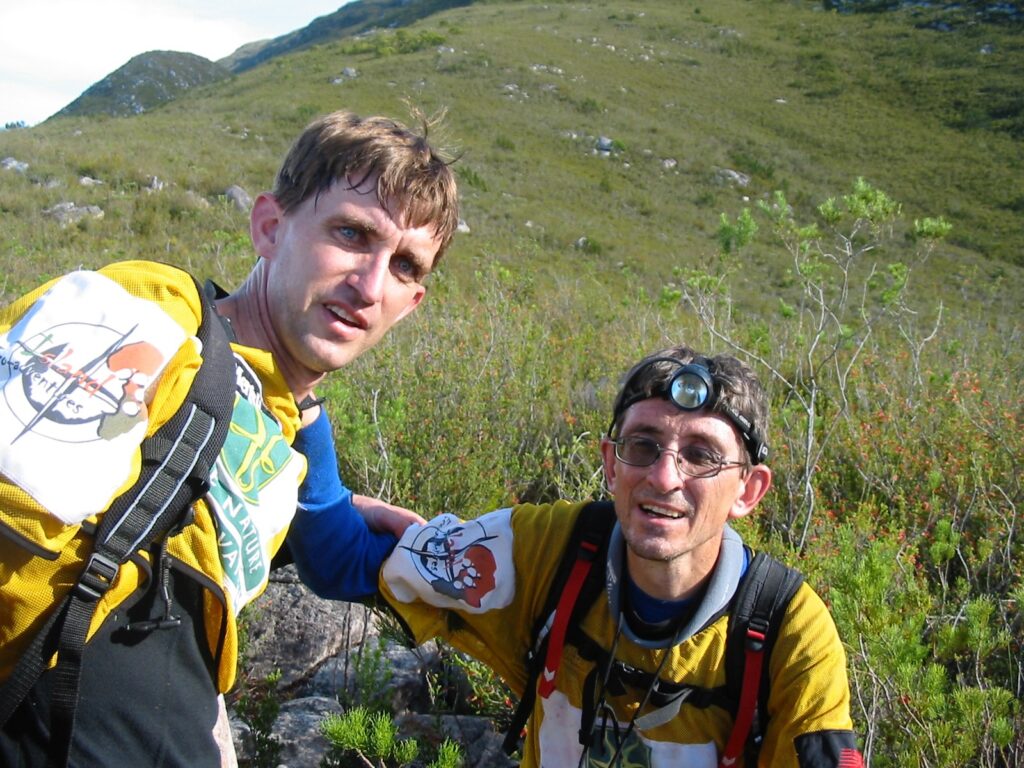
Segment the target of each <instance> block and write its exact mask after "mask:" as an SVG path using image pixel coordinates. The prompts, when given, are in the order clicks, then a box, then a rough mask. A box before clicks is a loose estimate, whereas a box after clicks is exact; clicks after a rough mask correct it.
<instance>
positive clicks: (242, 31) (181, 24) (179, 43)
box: [0, 0, 349, 127]
mask: <svg viewBox="0 0 1024 768" xmlns="http://www.w3.org/2000/svg"><path fill="white" fill-rule="evenodd" d="M348 1H349V0H244V1H243V0H2V2H0V127H2V126H4V125H6V124H7V123H11V122H16V121H19V120H23V121H24V122H25V123H27V124H28V125H35V124H36V123H39V122H42V121H43V120H45V119H46V118H47V117H49V116H50V115H52V114H53V113H55V112H58V111H59V110H61V109H62V108H63V107H65V106H67V105H68V104H69V103H71V102H72V101H74V100H75V99H76V98H78V97H79V96H80V95H81V94H82V91H84V90H85V89H86V88H88V87H89V86H90V85H92V84H93V83H95V82H97V81H98V80H102V79H103V78H104V77H106V76H107V75H109V74H110V73H111V72H113V71H114V70H115V69H117V68H118V67H120V66H121V65H122V64H125V63H127V61H128V60H129V59H130V58H132V57H133V56H137V55H138V54H140V53H145V52H146V51H156V50H161V51H183V52H186V53H195V54H198V55H200V56H205V57H206V58H208V59H211V60H214V61H216V60H217V59H221V58H224V57H225V56H227V55H229V54H231V53H233V52H234V51H235V50H236V49H237V48H238V47H239V46H241V45H244V44H245V43H252V42H255V41H257V40H264V39H266V38H271V37H277V36H278V35H283V34H286V33H288V32H292V31H294V30H296V29H301V28H302V27H304V26H306V25H307V24H309V23H310V22H311V21H313V19H315V18H316V17H318V16H324V15H326V14H328V13H333V12H334V11H336V10H338V8H340V7H341V6H342V5H345V3H346V2H348Z"/></svg>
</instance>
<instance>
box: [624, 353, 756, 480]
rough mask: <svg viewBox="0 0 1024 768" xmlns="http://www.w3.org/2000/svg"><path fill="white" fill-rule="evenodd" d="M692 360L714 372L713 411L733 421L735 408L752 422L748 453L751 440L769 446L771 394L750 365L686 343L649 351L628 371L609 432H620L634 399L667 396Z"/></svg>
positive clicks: (712, 374)
mask: <svg viewBox="0 0 1024 768" xmlns="http://www.w3.org/2000/svg"><path fill="white" fill-rule="evenodd" d="M658 358H670V359H669V360H665V359H662V360H658ZM673 361H676V362H677V363H678V365H677V364H674V362H673ZM688 363H699V364H702V365H704V366H706V367H707V369H708V372H709V373H710V374H711V378H712V381H713V382H714V385H715V390H716V392H717V398H716V399H715V401H714V406H713V408H712V412H713V413H720V414H722V415H724V416H726V418H727V419H728V420H729V421H730V422H733V419H732V418H731V417H730V416H729V413H728V412H729V411H730V410H731V411H732V412H733V413H734V414H738V415H739V416H740V417H741V418H742V419H745V420H746V421H747V422H749V423H750V424H751V425H752V427H751V430H750V432H751V437H752V438H753V440H752V441H746V445H747V450H748V453H749V452H750V448H751V443H753V444H754V445H759V446H767V445H768V395H767V394H766V393H765V391H764V387H762V386H761V382H760V380H759V379H758V378H757V376H755V375H754V372H753V371H752V370H751V369H750V367H749V366H748V365H747V364H746V363H744V362H742V361H740V360H738V359H736V358H735V357H733V356H732V355H714V356H713V357H707V356H704V355H700V354H698V353H697V352H694V351H693V350H692V349H690V348H689V347H686V346H678V347H670V348H668V349H663V350H661V351H660V352H655V353H654V354H651V355H648V356H647V357H645V358H644V359H643V360H641V361H640V362H639V363H637V364H636V365H634V366H633V368H632V369H631V370H630V371H629V373H627V374H626V377H625V379H624V380H623V384H622V387H621V388H620V389H619V393H618V395H617V396H616V397H615V404H614V406H613V407H612V423H611V427H610V429H609V436H612V435H614V434H616V433H617V431H618V429H619V426H620V424H621V422H622V416H623V414H624V413H625V412H626V410H627V409H628V408H629V406H631V405H632V404H633V403H636V402H638V401H640V400H646V399H648V398H652V397H667V386H668V384H669V381H670V380H671V379H672V377H673V376H674V375H675V373H676V372H678V370H679V366H680V365H686V364H688ZM733 423H735V422H733ZM743 442H744V441H743V440H741V443H743ZM755 463H756V462H755Z"/></svg>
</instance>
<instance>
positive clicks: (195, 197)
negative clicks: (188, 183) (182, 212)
mask: <svg viewBox="0 0 1024 768" xmlns="http://www.w3.org/2000/svg"><path fill="white" fill-rule="evenodd" d="M185 198H186V199H187V200H188V201H189V203H190V204H192V205H194V206H195V207H196V208H202V209H204V210H205V209H207V208H209V207H210V201H209V200H207V199H206V198H205V197H203V196H202V195H200V194H199V193H198V192H196V191H195V190H194V189H189V190H186V191H185Z"/></svg>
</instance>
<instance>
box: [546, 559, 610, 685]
mask: <svg viewBox="0 0 1024 768" xmlns="http://www.w3.org/2000/svg"><path fill="white" fill-rule="evenodd" d="M596 555H597V545H596V544H595V543H593V542H591V541H582V542H580V546H579V549H578V550H577V552H576V562H575V563H573V566H572V571H571V572H570V573H569V580H568V581H567V582H566V584H565V589H564V590H563V591H562V597H561V599H560V600H559V601H558V608H556V609H555V620H554V623H553V624H552V626H551V637H550V639H549V640H548V651H547V654H546V655H545V657H544V669H543V670H542V671H541V676H540V681H539V682H538V684H537V693H539V694H540V697H541V698H542V699H546V698H547V697H548V696H550V695H551V694H552V692H553V691H554V690H555V677H556V676H557V675H558V667H559V665H560V664H561V663H562V648H563V647H564V646H565V631H566V629H567V628H568V626H569V616H570V615H571V614H572V608H573V606H574V605H575V604H576V598H577V597H578V596H579V594H580V588H581V587H582V586H583V582H584V581H585V580H586V578H587V574H588V573H589V572H590V568H591V566H593V564H594V557H595V556H596Z"/></svg>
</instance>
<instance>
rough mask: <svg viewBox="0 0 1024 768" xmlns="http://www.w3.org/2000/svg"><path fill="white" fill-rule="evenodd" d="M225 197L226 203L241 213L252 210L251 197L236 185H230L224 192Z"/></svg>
mask: <svg viewBox="0 0 1024 768" xmlns="http://www.w3.org/2000/svg"><path fill="white" fill-rule="evenodd" d="M224 195H225V197H227V199H228V202H230V203H231V204H232V205H234V206H235V208H237V209H238V210H240V211H241V212H242V213H248V212H249V209H250V208H252V197H250V196H249V193H248V192H246V191H245V190H244V189H242V188H241V187H240V186H238V185H237V184H232V185H231V186H230V187H228V188H227V189H226V190H225V191H224Z"/></svg>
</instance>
